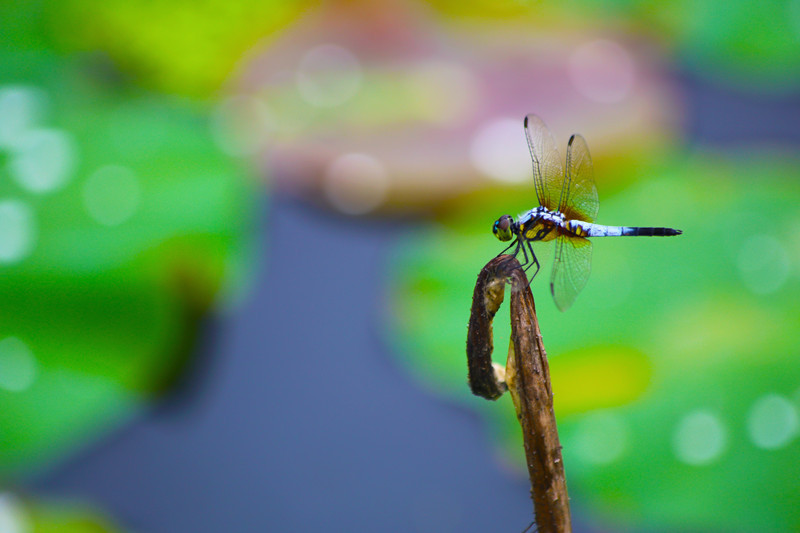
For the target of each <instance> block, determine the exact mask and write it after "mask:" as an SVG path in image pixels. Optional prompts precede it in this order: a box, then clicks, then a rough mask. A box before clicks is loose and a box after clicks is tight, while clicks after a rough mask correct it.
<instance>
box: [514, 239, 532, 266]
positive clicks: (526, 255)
mask: <svg viewBox="0 0 800 533" xmlns="http://www.w3.org/2000/svg"><path fill="white" fill-rule="evenodd" d="M526 244H527V245H528V247H530V243H528V242H527V241H526V242H524V243H522V242H520V243H519V248H520V249H521V250H522V255H523V257H524V258H525V260H524V261H523V262H522V265H521V266H525V265H527V264H528V263H530V259H528V252H527V251H526V250H525V245H526ZM517 253H519V250H517ZM514 255H516V254H514ZM535 260H536V258H535V257H534V261H535Z"/></svg>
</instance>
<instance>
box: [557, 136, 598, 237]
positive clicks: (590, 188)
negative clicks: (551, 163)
mask: <svg viewBox="0 0 800 533" xmlns="http://www.w3.org/2000/svg"><path fill="white" fill-rule="evenodd" d="M599 207H600V202H599V200H598V199H597V186H596V185H595V184H594V176H593V171H592V157H591V156H590V155H589V147H588V146H586V141H585V140H584V138H583V137H581V136H580V135H573V136H572V137H570V139H569V144H567V172H566V175H565V179H564V189H563V190H562V191H561V197H560V200H559V202H558V210H559V211H561V212H562V213H564V216H566V218H567V220H569V219H576V220H585V221H586V222H594V220H595V218H597V210H598V209H599Z"/></svg>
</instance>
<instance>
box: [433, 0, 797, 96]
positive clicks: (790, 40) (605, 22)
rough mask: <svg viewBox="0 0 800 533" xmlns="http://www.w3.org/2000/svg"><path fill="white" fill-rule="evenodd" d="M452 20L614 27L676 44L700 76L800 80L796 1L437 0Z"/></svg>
mask: <svg viewBox="0 0 800 533" xmlns="http://www.w3.org/2000/svg"><path fill="white" fill-rule="evenodd" d="M431 5H432V6H434V8H435V9H436V10H437V11H439V12H440V13H441V14H442V15H443V17H444V18H445V20H456V21H459V20H460V21H465V20H466V21H470V20H472V21H474V20H483V19H485V18H486V17H490V18H498V19H501V20H507V21H514V22H517V23H518V22H520V21H524V23H525V24H526V25H528V26H529V27H530V28H531V31H536V30H535V28H537V27H539V28H541V27H547V28H552V27H554V26H557V27H561V28H571V29H575V28H576V27H578V28H579V27H586V26H587V25H592V26H597V25H601V26H608V27H613V28H621V27H626V28H627V29H628V31H630V32H631V33H633V34H647V35H649V36H650V37H655V38H657V39H658V40H660V41H661V42H663V43H664V44H665V45H666V46H667V47H669V48H671V49H673V50H674V51H675V54H676V59H679V60H681V61H683V62H685V63H686V64H687V65H688V66H690V67H691V68H693V69H694V70H696V71H697V72H698V73H700V74H702V75H705V76H708V77H713V78H719V77H722V78H725V79H726V80H727V81H729V82H732V83H735V84H740V85H745V86H750V87H759V88H768V89H773V90H785V88H786V86H787V84H788V85H790V86H792V87H797V86H798V83H800V53H799V52H800V4H798V3H797V2H796V1H794V0H768V1H758V0H733V1H730V2H725V4H724V5H722V4H720V3H719V2H716V1H714V0H700V1H688V0H685V1H679V2H658V1H653V0H622V1H617V0H606V1H603V2H588V1H586V0H570V1H566V2H560V1H559V2H555V1H554V2H517V1H513V0H511V1H506V2H490V1H485V0H474V1H471V2H456V1H452V0H434V1H433V2H431Z"/></svg>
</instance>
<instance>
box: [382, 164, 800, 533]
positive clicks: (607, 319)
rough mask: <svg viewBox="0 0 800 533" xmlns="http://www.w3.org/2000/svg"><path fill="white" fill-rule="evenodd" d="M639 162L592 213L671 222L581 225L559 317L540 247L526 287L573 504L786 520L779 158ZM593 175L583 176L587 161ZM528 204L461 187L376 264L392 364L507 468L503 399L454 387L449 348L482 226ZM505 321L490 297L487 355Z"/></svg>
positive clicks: (784, 246)
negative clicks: (397, 354)
mask: <svg viewBox="0 0 800 533" xmlns="http://www.w3.org/2000/svg"><path fill="white" fill-rule="evenodd" d="M640 172H641V173H642V174H646V175H648V179H647V180H646V181H632V182H628V183H631V184H630V185H627V186H625V187H623V188H620V189H618V190H617V191H616V192H614V193H610V194H604V192H605V191H604V189H603V188H602V187H600V195H601V204H600V205H601V209H600V215H599V219H598V221H599V222H600V223H607V224H632V225H643V226H647V225H653V226H657V225H666V226H673V227H677V228H680V229H683V230H684V235H682V236H681V237H679V238H674V239H658V238H648V239H595V240H594V258H593V274H592V276H591V278H590V280H589V283H588V285H587V287H586V289H585V290H584V292H583V293H582V294H581V295H580V296H579V298H578V300H577V302H576V304H575V306H574V307H573V308H572V309H571V310H570V311H569V312H568V313H566V314H561V313H559V312H558V311H557V310H556V308H555V306H554V304H553V303H552V301H551V298H550V294H549V289H548V284H547V280H548V276H549V268H550V261H549V260H545V261H544V262H543V270H542V272H541V273H540V274H539V277H537V278H536V279H535V280H534V281H533V283H532V288H533V292H534V296H535V297H536V298H537V303H538V308H537V309H538V314H539V319H540V322H541V328H542V334H543V336H544V341H545V346H546V348H547V350H548V355H549V358H550V362H551V374H552V378H553V390H554V393H555V408H556V415H557V417H558V423H559V429H560V432H561V438H562V444H563V446H564V459H565V466H566V470H567V477H568V480H569V486H570V490H571V495H572V498H573V501H574V502H575V504H576V506H578V507H580V508H583V509H586V510H589V511H590V513H591V514H592V515H593V516H594V518H595V520H596V523H598V524H603V523H605V524H609V527H610V528H611V529H612V530H618V529H619V528H620V527H626V528H630V527H633V528H639V529H645V530H649V529H648V528H657V529H659V530H670V531H674V530H704V531H705V530H714V531H717V530H718V531H731V530H751V531H756V530H757V531H794V530H796V529H797V527H798V524H800V509H799V508H798V507H797V506H796V505H795V502H794V501H793V500H792V499H791V498H786V497H785V495H787V494H797V493H798V491H799V490H800V478H798V477H797V476H796V468H795V467H796V464H797V460H798V458H799V457H800V439H798V436H800V424H799V423H798V420H800V419H799V418H798V408H799V407H800V405H799V404H800V360H798V358H797V357H796V350H795V348H794V345H795V336H796V325H797V324H798V323H800V309H799V308H798V306H797V304H796V302H797V300H798V297H800V279H798V274H797V272H798V265H800V240H798V238H797V230H798V228H800V215H798V212H797V208H796V206H797V204H798V202H800V185H799V184H800V180H798V166H797V161H796V160H793V159H782V158H776V157H775V155H774V154H769V155H766V154H765V155H764V156H763V157H758V156H753V155H752V154H750V157H749V158H747V159H745V158H743V157H740V158H736V157H730V156H728V157H725V156H714V155H712V154H705V155H699V156H694V157H689V158H686V159H685V160H681V159H680V158H677V159H676V160H673V161H671V162H667V163H664V164H660V165H653V167H652V168H648V169H645V168H642V169H640ZM596 173H597V174H598V178H599V181H601V180H602V174H603V168H602V166H600V167H596ZM535 203H536V202H535V195H534V191H533V186H532V185H531V187H530V188H529V191H528V193H527V194H524V195H509V197H508V198H506V199H502V198H497V197H494V196H491V197H487V198H486V199H484V200H483V202H478V201H476V199H475V198H470V199H469V203H463V204H462V205H460V206H458V207H454V208H453V209H452V210H451V211H450V212H449V213H448V215H447V216H446V217H444V218H442V219H441V220H440V221H439V223H438V224H437V226H435V227H433V228H430V229H427V230H424V231H420V232H419V233H418V234H417V235H414V236H413V237H412V238H409V239H408V240H407V241H406V242H404V243H402V244H401V245H400V246H399V247H398V249H397V253H396V255H395V257H394V258H393V261H392V264H393V265H394V270H393V276H394V291H393V294H394V297H393V303H394V313H393V316H392V318H393V321H394V322H393V326H392V335H393V338H394V339H395V340H396V342H397V343H398V345H399V346H400V347H401V348H402V349H401V353H402V354H403V363H404V364H405V365H406V366H407V368H408V369H409V371H410V372H411V373H413V374H414V375H415V376H417V377H418V378H419V379H420V380H422V381H423V382H424V383H426V384H427V385H428V386H429V387H430V388H431V389H433V390H436V391H438V392H440V393H441V394H444V395H447V396H448V397H451V398H456V399H458V400H459V401H463V402H466V403H468V404H469V405H472V406H474V407H475V408H476V409H478V410H480V411H481V412H482V413H484V414H485V416H486V417H487V420H488V421H489V422H490V424H491V427H492V428H493V433H494V435H495V436H496V438H497V440H498V442H499V444H500V446H502V447H503V448H504V449H506V450H507V451H508V453H509V454H511V456H512V457H514V458H515V459H516V460H517V461H518V462H519V463H520V467H521V468H524V466H523V464H522V461H523V460H524V459H523V454H522V447H521V439H520V432H519V428H518V426H517V422H516V420H515V418H514V415H513V409H512V408H511V406H510V404H509V405H496V404H493V403H490V402H486V401H484V400H481V399H477V398H473V397H471V396H470V394H469V390H468V387H467V384H466V361H465V352H464V346H465V339H466V323H467V319H468V315H469V309H470V299H471V295H472V288H473V286H474V282H475V279H476V276H477V273H478V271H479V270H480V268H481V267H482V266H483V265H484V264H485V263H486V262H487V261H488V260H489V259H491V258H492V257H493V256H494V255H496V254H497V253H498V252H499V251H500V250H501V249H502V245H501V243H499V242H497V241H496V240H494V237H493V236H492V235H491V232H490V228H491V224H492V222H493V221H494V220H495V219H496V218H497V217H498V216H499V215H501V214H504V213H511V214H517V213H519V212H522V211H523V210H524V209H526V208H530V207H531V206H532V205H533V204H535ZM765 212H768V213H769V215H768V217H766V218H765V217H764V213H765ZM545 246H546V245H545ZM543 256H544V257H546V256H547V255H546V254H543ZM504 313H505V314H504ZM509 333H510V332H509V327H508V310H507V308H505V309H503V308H501V311H500V313H499V314H498V317H497V318H496V319H495V347H496V348H495V349H496V352H497V353H496V354H495V360H496V361H497V362H504V360H505V351H506V347H507V343H506V342H507V341H506V339H508V338H509ZM500 401H501V402H503V401H506V400H505V399H501V400H500Z"/></svg>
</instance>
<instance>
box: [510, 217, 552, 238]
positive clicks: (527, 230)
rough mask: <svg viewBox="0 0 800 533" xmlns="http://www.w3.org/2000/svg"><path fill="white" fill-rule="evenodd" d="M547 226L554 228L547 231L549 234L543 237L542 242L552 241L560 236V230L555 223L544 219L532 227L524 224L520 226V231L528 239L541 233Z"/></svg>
mask: <svg viewBox="0 0 800 533" xmlns="http://www.w3.org/2000/svg"><path fill="white" fill-rule="evenodd" d="M545 228H552V229H551V230H550V231H549V232H548V233H547V235H545V236H544V238H543V239H541V240H542V242H547V241H552V240H553V239H555V238H556V237H558V230H557V229H556V228H555V224H553V223H552V222H548V221H544V220H540V221H538V222H537V223H536V224H535V225H533V226H530V227H528V226H525V225H524V224H522V225H521V226H520V228H519V231H520V233H521V234H522V236H523V237H525V238H526V239H528V240H531V239H533V238H534V237H536V234H537V233H539V231H540V230H543V229H545Z"/></svg>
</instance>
